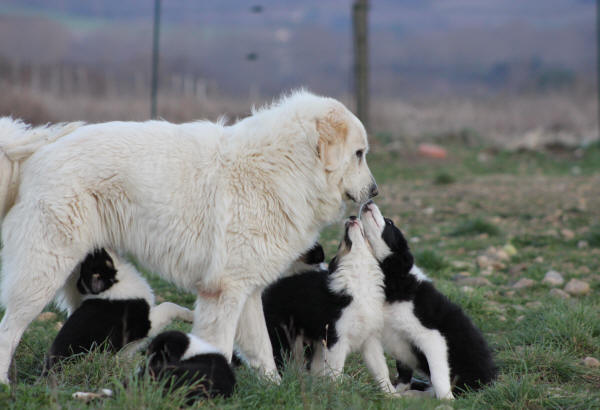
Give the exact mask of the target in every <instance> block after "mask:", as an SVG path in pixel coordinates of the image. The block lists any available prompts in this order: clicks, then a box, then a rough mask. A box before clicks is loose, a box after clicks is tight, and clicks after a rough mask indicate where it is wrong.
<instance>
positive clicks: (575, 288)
mask: <svg viewBox="0 0 600 410" xmlns="http://www.w3.org/2000/svg"><path fill="white" fill-rule="evenodd" d="M565 292H567V293H569V294H571V295H573V296H581V295H587V294H588V293H590V284H589V283H587V282H584V281H582V280H579V279H571V280H570V281H569V282H567V285H566V286H565Z"/></svg>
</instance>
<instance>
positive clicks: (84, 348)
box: [45, 248, 193, 371]
mask: <svg viewBox="0 0 600 410" xmlns="http://www.w3.org/2000/svg"><path fill="white" fill-rule="evenodd" d="M113 256H114V257H111V254H110V251H107V250H106V249H104V248H102V249H98V250H95V251H93V252H92V253H89V254H88V255H87V257H86V258H85V259H84V261H83V262H82V263H81V264H80V269H79V279H78V280H77V283H76V287H77V291H78V293H79V297H80V300H81V302H80V305H79V306H75V307H74V311H73V313H72V314H71V315H70V316H69V317H68V319H67V321H66V322H65V324H64V325H63V327H62V328H61V329H60V331H59V332H58V334H57V336H56V338H55V339H54V342H53V343H52V346H51V347H50V351H49V352H48V355H47V357H46V367H45V370H46V371H47V370H49V369H50V368H52V366H53V365H54V364H55V363H56V361H57V360H59V359H61V358H64V357H68V356H71V355H74V354H78V353H84V352H88V351H89V350H90V349H92V348H93V347H94V346H105V347H106V348H107V349H108V350H109V351H114V352H116V351H118V350H120V349H121V348H123V347H124V346H126V345H128V344H130V343H131V342H134V341H141V340H142V339H143V338H145V337H147V336H153V335H155V334H157V333H158V332H160V331H161V329H162V328H164V327H165V326H166V325H167V324H168V323H169V322H171V321H172V320H173V319H175V318H180V319H182V320H185V321H188V322H191V321H192V320H193V312H192V311H191V310H189V309H186V308H184V307H181V306H179V305H176V304H174V303H170V302H164V303H161V304H160V305H158V306H155V301H154V293H153V292H152V288H151V287H150V285H148V282H146V280H145V279H144V278H143V277H142V276H141V275H140V273H139V272H138V271H137V269H135V267H134V266H133V265H132V264H130V263H129V262H125V261H124V260H123V259H122V258H119V257H117V256H116V255H113ZM115 261H116V262H115ZM115 263H117V264H118V266H116V265H115ZM71 299H72V300H75V298H71ZM128 347H131V349H132V350H134V348H135V347H136V345H129V346H128Z"/></svg>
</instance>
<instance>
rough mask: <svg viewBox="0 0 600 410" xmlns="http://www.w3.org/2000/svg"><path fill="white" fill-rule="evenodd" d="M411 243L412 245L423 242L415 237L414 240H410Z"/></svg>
mask: <svg viewBox="0 0 600 410" xmlns="http://www.w3.org/2000/svg"><path fill="white" fill-rule="evenodd" d="M410 242H411V243H419V242H421V238H419V237H418V236H413V237H412V238H410Z"/></svg>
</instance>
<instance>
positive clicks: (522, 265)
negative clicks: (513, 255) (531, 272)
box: [508, 263, 527, 276]
mask: <svg viewBox="0 0 600 410" xmlns="http://www.w3.org/2000/svg"><path fill="white" fill-rule="evenodd" d="M525 269H527V264H526V263H517V264H516V265H513V266H511V268H510V270H509V271H508V272H509V273H510V274H511V275H513V276H516V275H517V274H519V273H521V272H522V271H524V270H525Z"/></svg>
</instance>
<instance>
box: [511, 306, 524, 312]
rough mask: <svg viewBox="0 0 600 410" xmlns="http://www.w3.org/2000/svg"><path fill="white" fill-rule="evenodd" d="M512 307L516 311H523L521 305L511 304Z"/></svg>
mask: <svg viewBox="0 0 600 410" xmlns="http://www.w3.org/2000/svg"><path fill="white" fill-rule="evenodd" d="M512 308H513V309H514V310H516V311H517V312H523V311H525V308H524V307H523V306H521V305H512Z"/></svg>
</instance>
